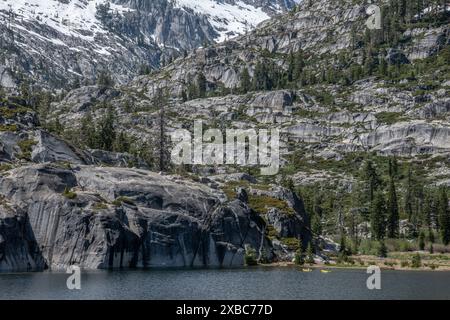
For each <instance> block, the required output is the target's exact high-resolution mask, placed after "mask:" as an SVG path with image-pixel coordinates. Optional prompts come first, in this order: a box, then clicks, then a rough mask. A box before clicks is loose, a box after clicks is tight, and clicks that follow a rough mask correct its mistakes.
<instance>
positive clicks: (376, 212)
mask: <svg viewBox="0 0 450 320" xmlns="http://www.w3.org/2000/svg"><path fill="white" fill-rule="evenodd" d="M385 211H386V205H385V201H384V196H383V193H382V192H381V191H377V192H376V193H375V195H374V200H373V202H372V206H371V219H370V223H371V228H372V237H373V238H374V239H376V240H382V239H384V237H385V233H386V219H385V215H384V213H385Z"/></svg>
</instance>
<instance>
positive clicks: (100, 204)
mask: <svg viewBox="0 0 450 320" xmlns="http://www.w3.org/2000/svg"><path fill="white" fill-rule="evenodd" d="M93 208H94V209H95V210H105V209H108V206H107V205H106V203H104V202H96V203H95V204H94V207H93Z"/></svg>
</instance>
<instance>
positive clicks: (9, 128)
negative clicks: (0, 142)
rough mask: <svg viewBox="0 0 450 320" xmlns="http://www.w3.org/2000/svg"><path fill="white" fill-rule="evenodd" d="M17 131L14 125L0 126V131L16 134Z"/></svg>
mask: <svg viewBox="0 0 450 320" xmlns="http://www.w3.org/2000/svg"><path fill="white" fill-rule="evenodd" d="M17 130H18V128H17V125H15V124H1V125H0V131H9V132H16V131H17Z"/></svg>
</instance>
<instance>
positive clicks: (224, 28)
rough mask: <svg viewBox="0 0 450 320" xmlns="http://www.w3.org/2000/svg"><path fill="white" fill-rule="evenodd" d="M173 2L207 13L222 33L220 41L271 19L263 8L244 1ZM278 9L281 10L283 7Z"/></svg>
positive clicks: (211, 21)
mask: <svg viewBox="0 0 450 320" xmlns="http://www.w3.org/2000/svg"><path fill="white" fill-rule="evenodd" d="M173 4H174V6H175V7H176V8H184V9H192V10H193V11H194V12H197V13H200V14H203V15H206V16H207V17H208V20H209V21H210V23H211V25H212V26H213V27H214V28H215V29H216V30H217V32H218V33H219V34H220V36H219V37H218V38H217V39H216V41H218V42H222V41H224V40H226V39H227V38H229V37H230V36H234V35H238V34H244V33H245V32H247V31H249V30H251V29H253V28H254V27H256V26H257V25H258V24H259V23H260V22H262V21H264V20H267V19H270V16H269V15H268V14H267V13H265V12H264V11H263V10H262V8H255V7H254V6H252V5H249V4H246V3H244V2H242V1H236V2H235V4H230V3H225V2H218V1H215V0H175V1H174V2H173ZM278 11H280V12H281V9H279V10H278Z"/></svg>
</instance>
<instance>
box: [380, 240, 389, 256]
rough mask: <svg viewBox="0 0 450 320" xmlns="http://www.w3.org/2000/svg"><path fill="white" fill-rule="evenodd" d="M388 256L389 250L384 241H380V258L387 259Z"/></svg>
mask: <svg viewBox="0 0 450 320" xmlns="http://www.w3.org/2000/svg"><path fill="white" fill-rule="evenodd" d="M387 254H388V249H387V247H386V244H385V243H384V241H380V245H379V247H378V256H379V257H380V258H386V257H387Z"/></svg>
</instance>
